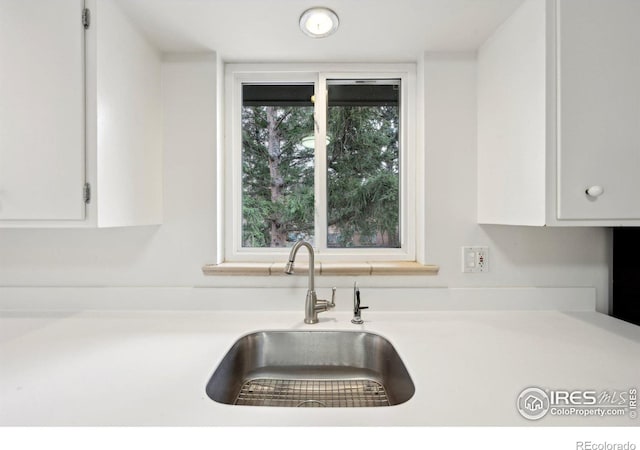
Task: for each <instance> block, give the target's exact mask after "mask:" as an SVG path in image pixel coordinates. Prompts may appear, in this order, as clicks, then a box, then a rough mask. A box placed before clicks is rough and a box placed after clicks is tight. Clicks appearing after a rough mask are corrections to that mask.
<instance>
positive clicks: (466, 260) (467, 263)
mask: <svg viewBox="0 0 640 450" xmlns="http://www.w3.org/2000/svg"><path fill="white" fill-rule="evenodd" d="M462 271H463V272H465V273H479V272H488V271H489V247H462Z"/></svg>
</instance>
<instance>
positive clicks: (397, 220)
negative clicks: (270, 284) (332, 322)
mask: <svg viewBox="0 0 640 450" xmlns="http://www.w3.org/2000/svg"><path fill="white" fill-rule="evenodd" d="M311 68H312V67H311V66H308V65H305V66H296V67H292V66H278V65H276V66H268V67H267V66H262V65H227V68H226V98H225V100H226V102H225V103H226V114H225V119H226V121H227V123H226V141H225V153H224V155H225V170H224V176H225V206H224V211H225V222H224V226H225V233H224V239H225V254H224V260H225V261H277V260H281V259H283V258H284V255H286V254H288V251H289V250H288V247H291V246H292V245H293V244H294V243H295V242H296V241H297V240H299V239H305V240H307V241H309V242H310V243H312V245H313V246H314V248H315V249H316V254H317V258H318V259H320V260H323V261H374V260H405V261H415V260H416V252H415V229H416V214H415V211H416V207H415V202H416V198H415V179H416V159H415V137H414V135H415V124H414V123H413V121H414V120H415V105H414V100H413V98H414V97H415V92H414V91H415V87H414V86H413V84H414V80H415V73H414V68H413V66H411V65H393V66H391V65H383V66H375V67H364V66H354V65H349V66H345V67H344V70H336V67H335V66H332V67H328V66H320V67H319V68H318V69H317V70H315V71H312V70H310V69H311ZM267 69H268V70H267ZM314 69H315V68H314ZM323 69H330V70H323ZM337 69H340V68H339V67H338V68H337ZM354 69H357V70H354Z"/></svg>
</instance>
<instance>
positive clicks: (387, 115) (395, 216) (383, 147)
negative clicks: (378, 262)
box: [327, 80, 400, 248]
mask: <svg viewBox="0 0 640 450" xmlns="http://www.w3.org/2000/svg"><path fill="white" fill-rule="evenodd" d="M327 87H328V114H327V117H328V119H327V140H328V142H329V144H328V145H327V191H328V199H327V215H328V217H327V241H328V242H327V247H333V248H344V247H350V248H354V247H369V248H371V247H377V248H382V247H384V248H399V247H400V231H399V229H400V221H399V216H400V200H399V198H400V197H399V193H400V192H399V191H400V174H399V111H400V109H399V105H400V81H399V80H348V81H344V80H329V81H328V86H327Z"/></svg>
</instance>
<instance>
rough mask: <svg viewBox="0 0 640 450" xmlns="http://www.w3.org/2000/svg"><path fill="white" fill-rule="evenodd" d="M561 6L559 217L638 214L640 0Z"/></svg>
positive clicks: (566, 1) (589, 0)
mask: <svg viewBox="0 0 640 450" xmlns="http://www.w3.org/2000/svg"><path fill="white" fill-rule="evenodd" d="M558 5H559V8H558V50H559V55H558V68H559V74H558V76H559V83H558V99H559V105H558V106H559V109H558V114H559V129H558V132H559V134H558V136H559V138H558V163H559V170H558V218H560V219H638V218H640V200H639V195H640V1H638V0H559V2H558ZM592 186H600V187H601V188H602V189H603V191H602V192H601V194H600V195H599V196H595V195H594V196H590V195H587V194H586V193H585V190H586V189H588V188H589V187H592ZM594 192H595V194H598V193H599V192H598V190H595V191H594Z"/></svg>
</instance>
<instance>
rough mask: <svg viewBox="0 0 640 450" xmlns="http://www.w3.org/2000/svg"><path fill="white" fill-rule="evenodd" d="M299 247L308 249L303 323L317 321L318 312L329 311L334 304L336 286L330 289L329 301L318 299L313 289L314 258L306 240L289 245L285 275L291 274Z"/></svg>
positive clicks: (311, 248)
mask: <svg viewBox="0 0 640 450" xmlns="http://www.w3.org/2000/svg"><path fill="white" fill-rule="evenodd" d="M300 247H306V248H307V250H309V287H308V288H307V299H306V301H305V306H304V323H318V313H319V312H324V311H329V310H330V309H331V308H333V307H335V306H336V303H335V300H336V288H333V289H332V292H331V302H329V300H319V299H318V297H317V295H316V289H315V282H314V280H315V278H314V277H315V274H314V272H315V268H316V266H315V258H314V254H313V247H312V246H311V244H309V243H308V242H305V241H303V240H302V239H301V240H299V241H298V242H296V243H295V244H294V246H293V247H291V252H290V253H289V262H287V265H286V267H285V269H284V273H286V274H287V275H291V274H293V263H294V261H295V259H296V254H297V253H298V250H300Z"/></svg>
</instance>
